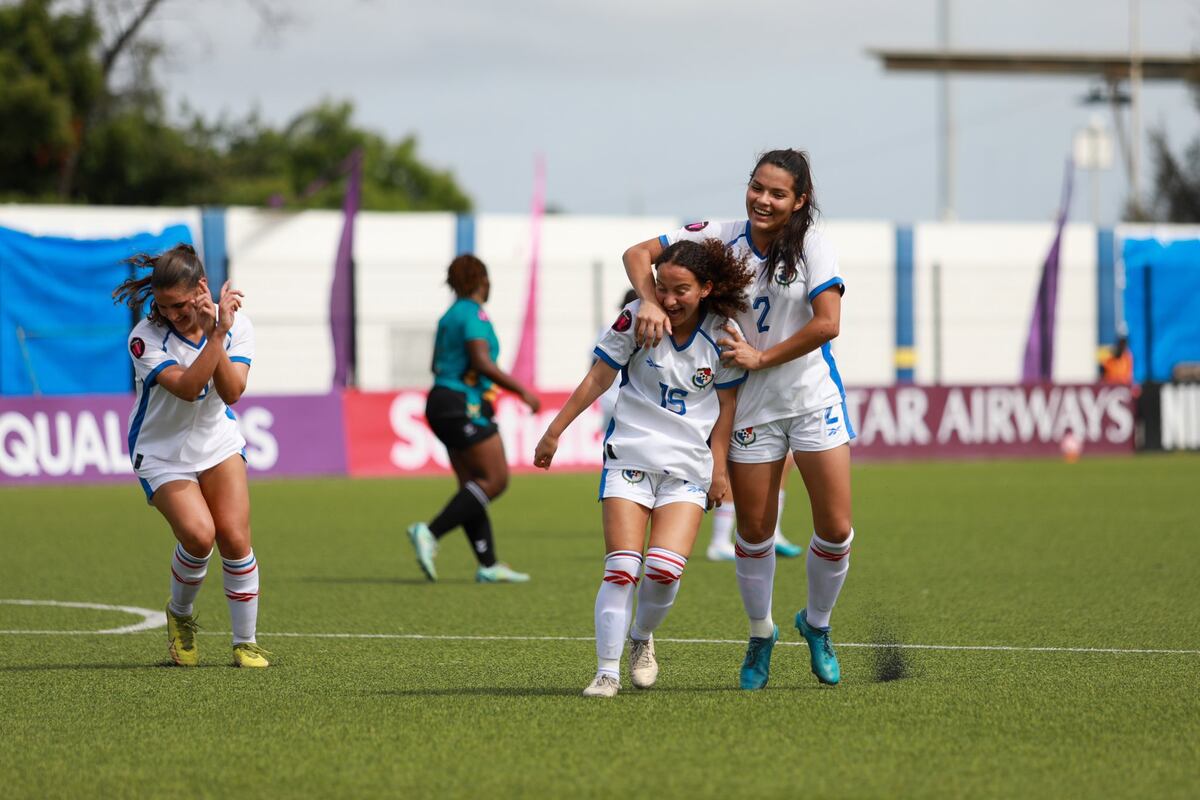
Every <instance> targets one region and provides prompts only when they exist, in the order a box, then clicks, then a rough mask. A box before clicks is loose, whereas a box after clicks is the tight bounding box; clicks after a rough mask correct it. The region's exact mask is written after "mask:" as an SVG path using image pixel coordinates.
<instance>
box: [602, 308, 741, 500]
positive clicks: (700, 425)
mask: <svg viewBox="0 0 1200 800" xmlns="http://www.w3.org/2000/svg"><path fill="white" fill-rule="evenodd" d="M640 305H641V301H640V300H634V301H633V302H632V303H630V304H629V305H627V306H625V308H624V309H623V310H622V311H621V314H620V316H618V317H617V321H616V322H614V323H613V325H612V328H610V329H609V330H608V331H606V332H605V334H604V336H602V337H600V342H599V343H598V344H597V345H596V350H595V353H596V355H597V356H598V357H599V358H601V359H603V360H604V362H605V363H607V364H608V365H609V366H611V367H614V368H616V369H619V370H621V390H620V393H619V394H618V395H617V405H616V408H615V409H614V411H613V419H612V422H611V423H610V424H609V426H608V431H607V433H606V435H605V437H604V466H605V468H606V469H637V470H643V471H647V472H662V473H665V474H667V475H672V476H674V477H677V478H683V479H684V480H687V481H691V482H692V483H695V484H697V485H699V486H703V487H704V489H705V490H707V489H708V486H709V484H710V483H711V482H712V466H713V463H712V452H711V451H710V450H709V449H708V438H709V436H710V435H711V434H712V429H713V426H714V425H715V424H716V423H717V416H718V415H719V413H720V401H719V400H718V398H717V389H729V388H732V387H734V386H737V385H739V384H741V383H742V382H743V381H744V380H746V371H745V370H744V369H741V368H740V367H733V368H731V367H728V366H726V365H725V364H724V363H722V361H721V351H720V348H718V347H717V345H716V340H717V339H718V338H720V337H722V336H727V335H728V334H727V333H726V332H725V331H724V330H723V329H722V328H723V326H724V325H725V323H726V322H727V321H728V320H726V319H725V318H724V317H717V316H715V315H711V314H704V315H703V316H702V317H701V319H700V321H699V323H698V324H697V325H696V330H695V331H694V332H693V333H692V336H691V338H690V339H689V340H688V341H687V343H685V344H683V345H676V344H675V342H674V340H673V339H671V337H669V336H668V337H666V338H664V339H663V340H662V341H661V342H659V343H658V347H655V348H649V347H644V348H640V349H639V348H638V347H637V345H636V344H635V343H634V340H633V319H634V317H635V316H637V311H638V307H639V306H640Z"/></svg>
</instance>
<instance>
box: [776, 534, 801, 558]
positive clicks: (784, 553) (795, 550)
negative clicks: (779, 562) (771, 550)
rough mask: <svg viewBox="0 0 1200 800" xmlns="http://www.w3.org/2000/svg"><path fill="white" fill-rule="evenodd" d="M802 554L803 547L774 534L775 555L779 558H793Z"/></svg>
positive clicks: (781, 535)
mask: <svg viewBox="0 0 1200 800" xmlns="http://www.w3.org/2000/svg"><path fill="white" fill-rule="evenodd" d="M803 552H804V548H803V547H801V546H800V545H798V544H794V543H793V542H789V541H788V540H787V538H786V537H785V536H784V535H783V534H782V533H777V534H775V555H777V556H779V557H780V558H795V557H796V556H798V555H800V554H801V553H803Z"/></svg>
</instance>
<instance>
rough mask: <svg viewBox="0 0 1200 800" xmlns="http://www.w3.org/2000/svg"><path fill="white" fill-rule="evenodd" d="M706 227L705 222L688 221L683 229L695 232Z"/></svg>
mask: <svg viewBox="0 0 1200 800" xmlns="http://www.w3.org/2000/svg"><path fill="white" fill-rule="evenodd" d="M707 227H708V223H707V222H690V223H688V224H687V225H684V226H683V229H684V230H685V231H691V232H692V233H695V232H696V231H702V230H704V229H705V228H707Z"/></svg>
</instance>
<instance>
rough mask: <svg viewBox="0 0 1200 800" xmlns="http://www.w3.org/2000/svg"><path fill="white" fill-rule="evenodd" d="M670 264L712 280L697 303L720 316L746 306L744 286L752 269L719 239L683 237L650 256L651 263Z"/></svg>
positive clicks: (701, 278) (697, 278) (702, 280)
mask: <svg viewBox="0 0 1200 800" xmlns="http://www.w3.org/2000/svg"><path fill="white" fill-rule="evenodd" d="M663 264H674V265H676V266H679V267H683V268H684V269H686V270H688V271H690V272H691V273H692V274H693V275H695V276H696V280H698V281H700V283H704V282H706V281H711V282H712V291H711V292H709V293H708V297H706V298H704V299H703V300H701V301H700V307H701V308H703V309H708V310H711V311H712V312H713V313H714V314H717V315H718V316H722V317H732V316H733V315H735V314H737V313H738V312H739V311H745V310H746V309H747V308H749V307H750V306H749V303H747V302H746V291H745V290H746V287H747V286H749V285H750V282H751V281H753V280H754V272H753V271H752V270H751V269H750V268H749V267H747V266H746V259H744V258H738V257H736V256H735V255H734V254H733V251H731V250H730V249H729V248H728V247H726V246H725V244H724V242H722V241H721V240H720V239H705V240H704V241H703V242H693V241H689V240H687V239H684V240H682V241H678V242H675V243H674V244H672V245H668V246H667V248H666V249H665V250H663V251H662V253H661V254H660V255H659V257H658V258H656V259H654V266H655V267H661V266H662V265H663Z"/></svg>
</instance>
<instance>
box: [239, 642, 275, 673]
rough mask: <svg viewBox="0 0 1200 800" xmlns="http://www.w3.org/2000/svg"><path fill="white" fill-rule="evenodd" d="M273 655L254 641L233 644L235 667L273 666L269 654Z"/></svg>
mask: <svg viewBox="0 0 1200 800" xmlns="http://www.w3.org/2000/svg"><path fill="white" fill-rule="evenodd" d="M269 655H271V654H270V653H268V652H267V651H266V650H263V649H262V648H261V647H259V646H258V645H257V644H255V643H254V642H242V643H241V644H235V645H234V646H233V665H234V666H235V667H254V668H260V669H261V668H262V667H269V666H271V662H270V661H268V660H267V656H269Z"/></svg>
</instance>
